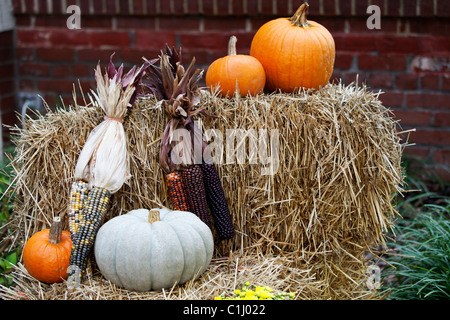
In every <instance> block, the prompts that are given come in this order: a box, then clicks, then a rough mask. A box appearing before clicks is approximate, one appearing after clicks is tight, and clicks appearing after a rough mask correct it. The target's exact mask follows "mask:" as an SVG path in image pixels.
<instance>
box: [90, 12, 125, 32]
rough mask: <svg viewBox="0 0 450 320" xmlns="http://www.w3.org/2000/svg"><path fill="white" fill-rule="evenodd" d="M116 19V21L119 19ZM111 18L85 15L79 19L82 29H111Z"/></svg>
mask: <svg viewBox="0 0 450 320" xmlns="http://www.w3.org/2000/svg"><path fill="white" fill-rule="evenodd" d="M120 18H121V17H118V18H117V19H120ZM112 26H113V18H112V17H110V16H106V15H105V16H97V15H92V16H91V15H87V16H82V18H81V28H82V29H91V28H93V29H112Z"/></svg>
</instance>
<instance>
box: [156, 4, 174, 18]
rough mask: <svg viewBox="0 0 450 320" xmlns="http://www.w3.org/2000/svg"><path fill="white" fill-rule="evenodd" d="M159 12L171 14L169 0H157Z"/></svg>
mask: <svg viewBox="0 0 450 320" xmlns="http://www.w3.org/2000/svg"><path fill="white" fill-rule="evenodd" d="M159 13H160V14H162V15H167V16H169V15H171V14H172V10H171V6H170V1H159Z"/></svg>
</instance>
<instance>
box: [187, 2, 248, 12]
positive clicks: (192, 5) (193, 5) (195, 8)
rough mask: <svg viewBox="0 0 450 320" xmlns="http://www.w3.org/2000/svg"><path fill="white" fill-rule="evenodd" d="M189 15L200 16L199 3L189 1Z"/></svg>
mask: <svg viewBox="0 0 450 320" xmlns="http://www.w3.org/2000/svg"><path fill="white" fill-rule="evenodd" d="M236 1H237V0H236ZM238 2H241V1H238ZM187 14H190V15H199V14H200V7H199V1H187Z"/></svg>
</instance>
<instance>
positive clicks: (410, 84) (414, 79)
mask: <svg viewBox="0 0 450 320" xmlns="http://www.w3.org/2000/svg"><path fill="white" fill-rule="evenodd" d="M418 78H419V77H418V76H417V75H415V74H410V73H402V74H398V75H396V77H395V85H396V87H397V89H402V90H416V89H417V88H418Z"/></svg>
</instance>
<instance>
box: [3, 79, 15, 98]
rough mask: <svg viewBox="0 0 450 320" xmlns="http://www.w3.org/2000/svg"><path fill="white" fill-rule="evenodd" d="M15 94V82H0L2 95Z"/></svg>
mask: <svg viewBox="0 0 450 320" xmlns="http://www.w3.org/2000/svg"><path fill="white" fill-rule="evenodd" d="M11 92H14V81H11V80H2V81H0V95H7V94H10V93H11Z"/></svg>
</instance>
